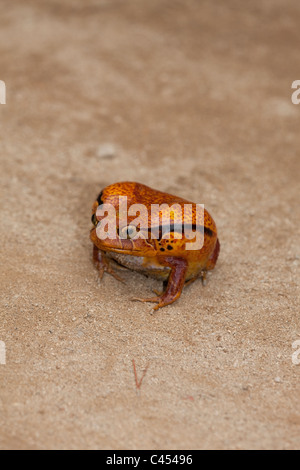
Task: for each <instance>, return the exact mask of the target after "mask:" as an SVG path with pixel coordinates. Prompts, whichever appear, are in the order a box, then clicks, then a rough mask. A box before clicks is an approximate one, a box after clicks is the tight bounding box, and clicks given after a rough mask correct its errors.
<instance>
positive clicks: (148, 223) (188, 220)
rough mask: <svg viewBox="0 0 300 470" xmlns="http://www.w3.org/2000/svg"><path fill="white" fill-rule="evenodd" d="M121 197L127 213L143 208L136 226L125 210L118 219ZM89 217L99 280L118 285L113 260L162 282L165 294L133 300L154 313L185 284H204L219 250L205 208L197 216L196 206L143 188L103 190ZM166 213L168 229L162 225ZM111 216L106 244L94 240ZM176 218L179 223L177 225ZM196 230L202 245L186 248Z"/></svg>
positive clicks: (117, 186) (129, 184) (131, 185)
mask: <svg viewBox="0 0 300 470" xmlns="http://www.w3.org/2000/svg"><path fill="white" fill-rule="evenodd" d="M124 196H126V198H127V199H126V204H127V206H126V207H127V208H129V207H130V206H132V205H133V204H138V205H143V208H145V209H146V211H145V210H144V211H139V217H138V219H139V220H138V222H139V223H138V225H137V224H136V223H135V221H136V220H137V214H134V215H129V214H131V212H130V211H128V213H127V215H126V219H127V220H126V219H125V224H124V217H121V216H122V215H124V214H123V213H122V214H121V209H120V200H121V199H120V197H121V198H122V197H123V199H122V200H123V201H124ZM153 204H155V205H159V207H160V210H159V218H158V219H156V222H154V221H153V213H152V207H153ZM107 205H109V207H111V208H112V209H113V211H112V215H110V214H111V212H110V211H106V208H107V207H108V206H107ZM162 205H163V206H162ZM122 207H123V206H122ZM134 207H137V206H134ZM170 207H172V210H170ZM102 208H103V210H102ZM99 209H100V210H99ZM122 210H123V209H122ZM92 212H93V215H92V222H93V224H94V228H93V229H92V230H91V235H90V236H91V240H92V242H93V244H94V252H93V259H94V262H95V264H96V266H97V268H98V270H99V274H100V278H102V276H103V273H104V272H107V273H109V274H112V275H113V276H114V277H115V278H117V279H118V280H121V281H122V279H121V278H120V277H119V276H118V275H117V274H116V273H115V271H114V270H113V268H112V267H111V265H110V259H113V260H114V261H115V262H116V263H117V264H119V265H121V266H123V267H126V268H129V269H132V270H135V271H138V272H140V273H143V274H145V275H147V276H151V277H154V278H156V279H161V280H162V281H164V288H165V290H164V292H162V293H160V294H158V295H157V296H156V297H150V298H141V299H140V298H138V299H134V300H140V301H142V302H155V303H156V304H157V305H156V306H155V307H154V310H157V309H159V308H161V307H164V306H165V305H168V304H171V303H172V302H174V301H175V300H176V299H178V298H179V297H180V295H181V292H182V289H183V286H184V285H185V284H186V285H187V284H188V283H190V282H193V281H194V280H196V279H197V278H199V277H201V278H202V280H203V281H204V280H205V276H206V271H208V270H211V269H213V268H214V267H215V264H216V262H217V259H218V255H219V251H220V243H219V240H218V237H217V228H216V224H215V222H214V220H213V219H212V217H211V216H210V214H209V213H208V212H207V211H206V210H205V209H204V210H203V211H202V215H201V214H200V217H199V216H198V212H197V205H196V204H195V203H192V202H190V201H187V200H185V199H182V198H180V197H177V196H172V195H171V194H168V193H164V192H161V191H157V190H155V189H152V188H149V187H148V186H145V185H144V184H140V183H134V182H122V183H115V184H112V185H110V186H107V187H106V188H104V189H103V191H101V193H100V194H99V196H98V198H97V200H96V201H95V202H94V204H93V209H92ZM167 212H168V216H169V224H167V225H164V221H165V220H166V219H165V218H164V216H166V215H167ZM114 214H115V221H112V226H115V232H114V234H113V235H111V233H109V236H107V238H105V239H103V237H102V236H101V237H99V231H98V229H99V228H103V224H106V225H107V223H108V222H109V217H111V218H113V217H114ZM180 215H182V219H181V223H178V220H180V217H179V216H180ZM157 220H158V222H157ZM122 223H123V224H124V225H122ZM101 224H102V225H101ZM154 225H155V226H154ZM137 228H138V229H139V230H137ZM197 231H198V232H199V233H200V234H202V239H201V240H202V242H203V243H201V246H200V245H199V248H198V249H195V248H192V249H190V247H191V245H190V243H191V242H192V241H193V237H194V239H195V237H196V235H195V234H196V233H197ZM102 233H103V232H102ZM132 233H135V235H136V234H137V233H139V236H138V237H136V236H135V237H134V238H132ZM153 233H155V234H156V235H155V237H153Z"/></svg>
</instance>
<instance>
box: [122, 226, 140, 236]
mask: <svg viewBox="0 0 300 470" xmlns="http://www.w3.org/2000/svg"><path fill="white" fill-rule="evenodd" d="M135 234H136V227H135V226H134V225H127V227H123V228H122V229H120V233H119V236H120V238H123V239H127V238H133V237H134V236H135Z"/></svg>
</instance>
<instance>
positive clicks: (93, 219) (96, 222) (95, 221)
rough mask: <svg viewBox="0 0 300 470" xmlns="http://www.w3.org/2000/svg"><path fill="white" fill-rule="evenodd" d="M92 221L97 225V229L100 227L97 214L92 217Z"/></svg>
mask: <svg viewBox="0 0 300 470" xmlns="http://www.w3.org/2000/svg"><path fill="white" fill-rule="evenodd" d="M91 221H92V223H93V224H94V225H95V227H96V226H97V225H98V220H97V217H96V214H93V215H92V218H91Z"/></svg>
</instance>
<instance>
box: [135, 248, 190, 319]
mask: <svg viewBox="0 0 300 470" xmlns="http://www.w3.org/2000/svg"><path fill="white" fill-rule="evenodd" d="M159 261H160V263H161V264H162V265H164V266H168V267H169V268H171V273H170V276H169V279H168V285H167V288H166V290H165V292H164V293H162V294H161V295H159V296H158V297H149V298H146V299H140V298H134V299H132V300H139V301H140V302H155V303H157V305H156V306H155V307H154V309H153V310H158V309H159V308H161V307H165V306H166V305H169V304H171V303H173V302H175V300H176V299H178V297H180V295H181V292H182V289H183V286H184V283H185V277H186V272H187V268H188V263H187V261H186V260H185V259H183V258H171V257H165V258H162V259H160V260H159Z"/></svg>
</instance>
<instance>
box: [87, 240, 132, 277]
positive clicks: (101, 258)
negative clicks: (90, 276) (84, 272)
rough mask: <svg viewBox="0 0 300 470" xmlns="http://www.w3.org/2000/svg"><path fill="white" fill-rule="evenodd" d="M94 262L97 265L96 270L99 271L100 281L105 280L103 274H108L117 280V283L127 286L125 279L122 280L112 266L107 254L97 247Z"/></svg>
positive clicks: (94, 252)
mask: <svg viewBox="0 0 300 470" xmlns="http://www.w3.org/2000/svg"><path fill="white" fill-rule="evenodd" d="M93 260H94V263H95V265H96V268H97V269H98V272H99V279H100V281H101V279H102V278H103V274H104V273H107V274H110V275H111V276H113V277H114V278H115V279H117V281H120V282H123V283H124V284H125V281H124V279H122V278H121V277H120V276H119V275H118V274H117V273H116V272H115V271H114V270H113V268H112V267H111V266H110V264H109V261H108V259H107V258H106V256H105V253H104V252H103V251H101V250H99V249H98V248H97V247H96V246H94V251H93Z"/></svg>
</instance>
